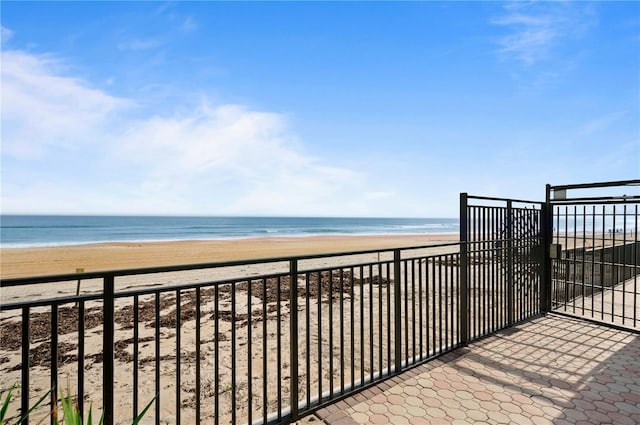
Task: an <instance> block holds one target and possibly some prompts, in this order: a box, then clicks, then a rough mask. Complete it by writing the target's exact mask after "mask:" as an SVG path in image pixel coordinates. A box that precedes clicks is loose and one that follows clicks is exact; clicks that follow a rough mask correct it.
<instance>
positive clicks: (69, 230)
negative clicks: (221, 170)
mask: <svg viewBox="0 0 640 425" xmlns="http://www.w3.org/2000/svg"><path fill="white" fill-rule="evenodd" d="M458 231H459V222H458V219H457V218H337V217H334V218H331V217H143V216H75V215H74V216H59V215H2V216H0V246H2V247H3V248H20V247H38V246H58V245H78V244H88V243H99V242H134V241H136V242H150V241H171V240H196V239H202V240H207V239H236V238H251V237H265V236H273V237H278V236H313V235H376V234H419V233H457V232H458Z"/></svg>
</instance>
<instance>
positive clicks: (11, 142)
mask: <svg viewBox="0 0 640 425" xmlns="http://www.w3.org/2000/svg"><path fill="white" fill-rule="evenodd" d="M60 67H61V64H60V62H59V61H57V60H56V59H55V58H53V57H51V56H46V55H33V54H30V53H25V52H22V51H17V50H3V51H2V77H1V78H2V124H3V130H2V136H3V137H2V139H3V140H2V145H3V146H2V147H3V152H4V153H7V154H9V155H13V156H17V157H34V156H35V157H37V156H40V155H44V154H46V152H47V151H48V150H49V149H56V148H58V149H59V148H69V147H72V146H79V145H80V146H81V145H84V144H87V143H92V142H94V141H95V140H96V139H95V137H90V138H87V137H86V136H87V135H88V134H91V133H94V132H95V133H96V134H102V130H103V129H104V128H105V127H106V128H108V127H109V126H110V125H111V124H112V122H111V121H112V117H113V114H115V113H117V112H121V111H123V110H126V108H128V107H130V106H132V102H130V101H128V100H125V99H120V98H117V97H115V96H111V95H109V94H108V93H105V92H103V91H100V90H97V89H95V88H92V87H90V86H89V85H87V84H86V83H84V82H83V81H81V80H79V79H76V78H70V77H65V76H61V75H60V74H59V73H58V72H57V70H58V69H59V68H60ZM96 134H92V136H95V135H96ZM100 139H102V137H100Z"/></svg>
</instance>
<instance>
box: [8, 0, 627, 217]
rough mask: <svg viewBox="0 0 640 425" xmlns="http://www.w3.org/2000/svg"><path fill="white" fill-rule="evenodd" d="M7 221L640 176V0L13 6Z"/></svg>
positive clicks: (348, 206)
mask: <svg viewBox="0 0 640 425" xmlns="http://www.w3.org/2000/svg"><path fill="white" fill-rule="evenodd" d="M1 7H2V9H1V12H2V18H1V21H2V93H1V100H2V149H1V154H2V158H1V159H2V194H1V196H2V212H3V213H41V214H52V213H78V214H83V213H84V214H187V215H191V214H193V215H295V216H390V217H443V216H444V217H455V216H457V213H458V193H459V192H463V191H465V192H470V193H473V194H480V195H493V196H512V197H518V198H532V199H543V198H544V185H545V184H546V183H552V184H567V183H576V182H593V181H603V180H623V179H631V178H640V3H637V2H595V3H591V2H514V3H502V2H406V3H396V2H326V3H316V2H305V3H289V2H260V3H251V2H239V3H225V2H188V3H187V2H169V3H162V2H140V3H131V2H114V3H112V2H89V3H79V2H61V3H56V2H41V3H30V2H3V3H2V6H1Z"/></svg>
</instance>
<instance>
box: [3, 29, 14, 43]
mask: <svg viewBox="0 0 640 425" xmlns="http://www.w3.org/2000/svg"><path fill="white" fill-rule="evenodd" d="M11 37H13V31H11V30H10V29H9V28H7V27H5V26H3V25H0V41H1V42H2V44H4V43H6V42H7V41H9V40H10V39H11Z"/></svg>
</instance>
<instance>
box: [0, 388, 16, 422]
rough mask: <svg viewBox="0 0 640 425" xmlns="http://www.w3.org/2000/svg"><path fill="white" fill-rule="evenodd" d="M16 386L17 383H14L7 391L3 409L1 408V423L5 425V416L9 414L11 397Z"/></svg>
mask: <svg viewBox="0 0 640 425" xmlns="http://www.w3.org/2000/svg"><path fill="white" fill-rule="evenodd" d="M15 388H16V384H13V385H12V386H11V387H10V388H9V390H8V391H7V395H6V398H5V399H4V401H3V402H2V409H0V425H4V417H5V415H6V414H7V409H8V408H9V403H11V397H12V396H13V390H14V389H15Z"/></svg>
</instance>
